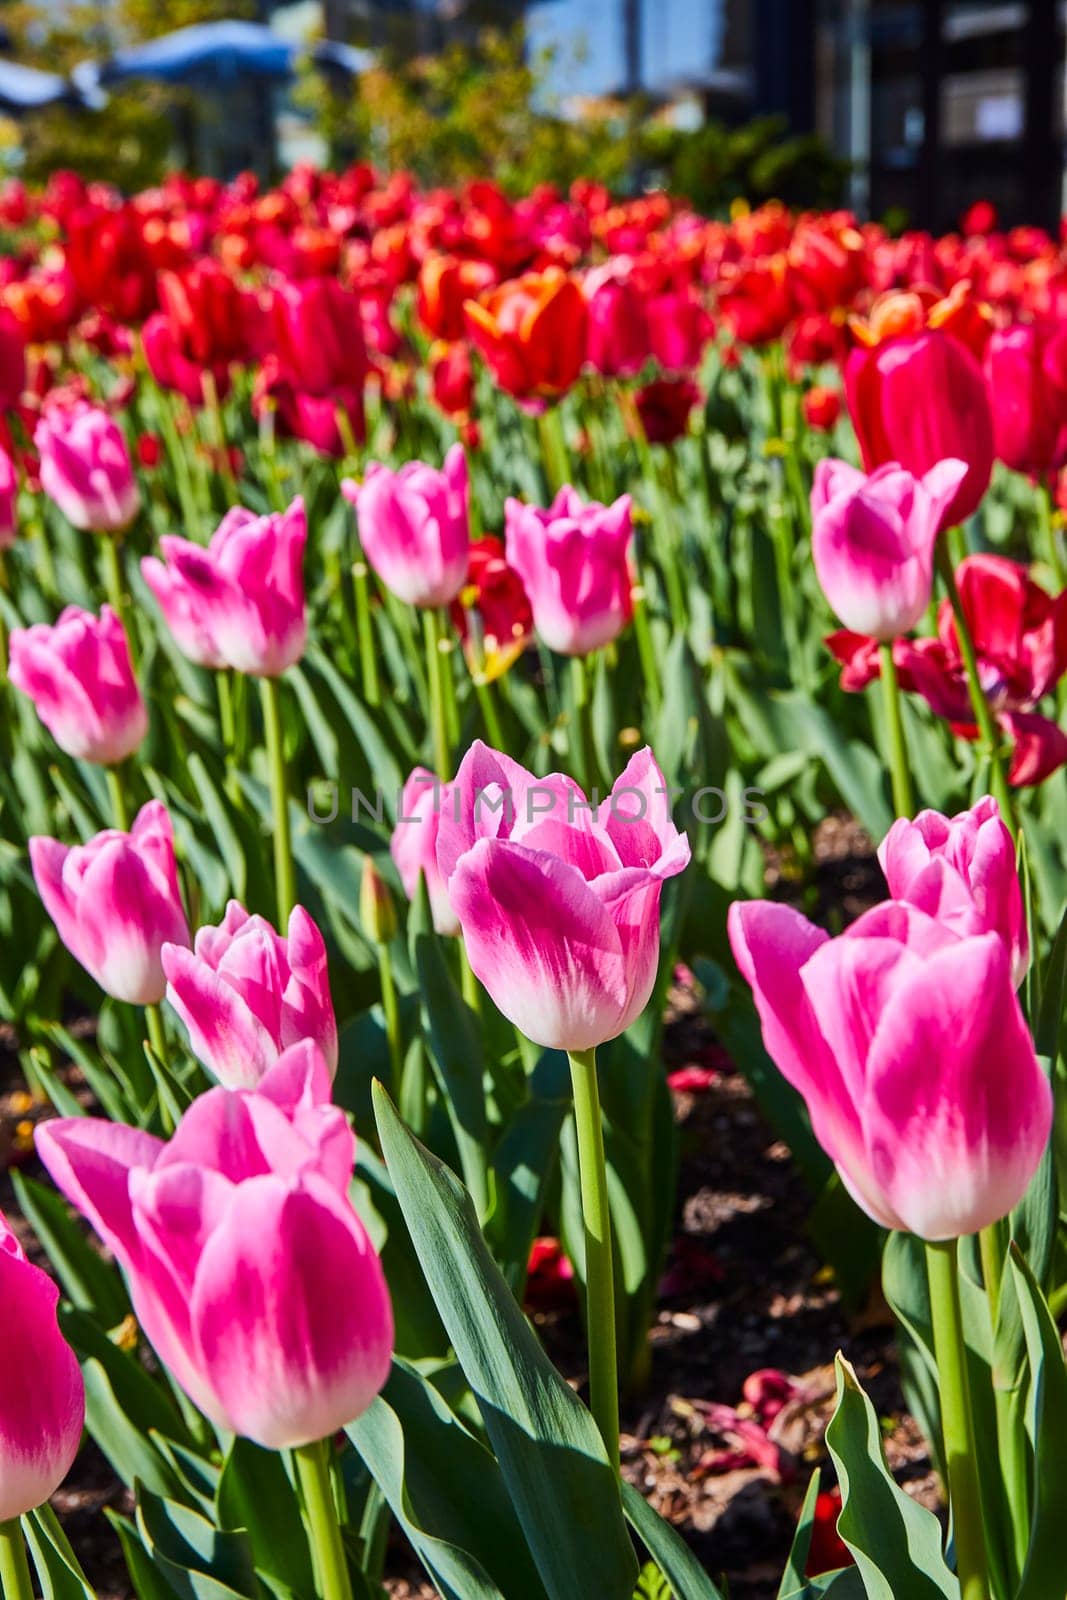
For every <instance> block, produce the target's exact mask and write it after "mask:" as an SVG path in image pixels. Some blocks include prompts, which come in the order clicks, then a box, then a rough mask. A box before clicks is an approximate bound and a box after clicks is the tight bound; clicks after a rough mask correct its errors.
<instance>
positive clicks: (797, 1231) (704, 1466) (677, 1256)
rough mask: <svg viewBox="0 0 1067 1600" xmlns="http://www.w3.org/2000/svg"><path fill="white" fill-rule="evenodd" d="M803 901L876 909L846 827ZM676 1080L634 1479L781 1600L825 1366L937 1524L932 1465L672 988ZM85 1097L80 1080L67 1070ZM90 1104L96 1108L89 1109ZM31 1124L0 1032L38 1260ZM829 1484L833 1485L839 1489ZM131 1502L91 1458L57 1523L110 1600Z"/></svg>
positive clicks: (729, 1084)
mask: <svg viewBox="0 0 1067 1600" xmlns="http://www.w3.org/2000/svg"><path fill="white" fill-rule="evenodd" d="M814 855H815V863H816V865H815V870H814V873H813V874H812V875H811V876H810V877H809V878H808V880H807V883H806V886H805V894H804V905H805V909H806V910H807V911H808V913H809V915H814V916H817V917H819V919H820V920H827V921H828V922H830V924H831V925H832V924H833V922H834V921H835V920H839V921H847V920H850V919H851V918H852V917H854V916H856V915H857V914H858V913H859V912H860V911H862V910H864V909H866V907H867V906H868V905H870V904H872V903H873V902H874V901H876V900H878V899H879V898H881V897H882V895H883V894H884V886H883V885H882V883H881V875H880V873H879V871H878V867H877V863H876V862H875V861H874V858H873V852H872V850H871V847H870V843H869V841H867V839H866V837H865V836H864V835H863V834H862V832H861V831H860V830H859V829H858V828H857V827H856V825H855V824H854V823H853V822H852V821H851V820H850V819H848V818H841V817H834V818H829V819H827V821H826V822H825V823H824V824H822V826H821V827H820V829H819V830H817V833H816V835H815V839H814ZM767 878H768V892H770V893H773V894H777V895H783V896H789V897H790V898H792V897H793V894H794V892H798V891H795V889H794V874H793V872H792V870H791V866H790V863H789V862H787V861H783V860H781V859H780V858H777V857H774V856H771V857H769V859H768V872H767ZM665 1056H666V1064H667V1069H668V1071H670V1072H674V1071H676V1070H677V1069H679V1068H682V1067H687V1066H694V1067H698V1068H703V1069H705V1070H707V1069H708V1068H709V1066H710V1067H711V1068H712V1076H711V1081H710V1082H709V1084H708V1086H707V1087H706V1088H705V1089H703V1090H702V1091H701V1092H699V1093H679V1094H676V1096H675V1110H676V1116H677V1120H678V1126H679V1136H680V1150H681V1175H680V1184H679V1192H678V1200H677V1210H676V1235H675V1245H674V1249H673V1251H672V1257H671V1261H670V1263H669V1264H668V1272H667V1275H666V1278H665V1280H664V1283H663V1285H662V1288H663V1291H664V1292H663V1293H661V1298H660V1304H659V1308H658V1310H657V1313H656V1317H655V1323H654V1326H653V1328H652V1332H651V1371H650V1375H649V1381H648V1384H647V1386H646V1388H645V1390H644V1392H643V1393H642V1394H641V1395H639V1396H636V1397H634V1398H631V1399H629V1400H627V1401H626V1402H625V1403H624V1408H623V1417H622V1424H623V1441H622V1444H623V1470H624V1473H625V1475H626V1477H627V1478H628V1479H629V1480H630V1481H631V1482H632V1483H634V1484H635V1485H636V1486H637V1487H639V1488H640V1489H641V1491H642V1493H643V1494H645V1495H646V1496H647V1497H648V1498H649V1500H650V1501H651V1502H652V1504H653V1505H654V1506H655V1507H656V1509H657V1510H658V1511H659V1512H660V1513H661V1514H662V1515H663V1516H665V1517H667V1518H668V1519H669V1520H670V1521H671V1522H672V1523H673V1524H674V1525H675V1526H676V1527H677V1528H678V1530H679V1531H680V1532H681V1533H682V1534H683V1535H684V1537H685V1538H686V1539H687V1540H688V1541H689V1542H690V1544H691V1545H692V1546H693V1548H694V1550H695V1551H696V1553H697V1555H698V1557H699V1558H700V1560H701V1561H702V1562H703V1563H704V1565H705V1566H706V1568H707V1570H708V1571H709V1572H711V1573H712V1574H713V1575H714V1576H716V1577H717V1578H723V1579H725V1581H726V1583H727V1584H728V1591H729V1594H730V1596H731V1600H773V1597H774V1595H775V1594H776V1593H777V1587H778V1582H779V1578H780V1574H781V1571H782V1567H783V1564H784V1561H785V1557H786V1554H787V1552H788V1549H789V1544H790V1541H791V1538H792V1532H793V1527H794V1524H795V1520H796V1514H797V1510H798V1508H799V1504H800V1500H801V1498H802V1496H803V1493H804V1490H805V1488H806V1485H807V1481H808V1477H809V1475H810V1472H811V1470H812V1468H813V1467H814V1466H816V1465H822V1464H824V1463H825V1460H826V1456H825V1451H824V1448H823V1444H822V1435H823V1430H824V1428H825V1425H826V1421H827V1420H828V1417H829V1414H830V1411H831V1409H832V1404H833V1387H834V1384H833V1357H834V1354H835V1352H836V1351H837V1350H838V1349H840V1350H843V1351H844V1353H845V1354H846V1355H847V1356H848V1358H849V1359H850V1360H851V1361H852V1362H853V1363H854V1365H855V1366H856V1369H857V1371H858V1373H859V1376H860V1379H861V1381H862V1382H863V1383H864V1385H865V1387H866V1388H867V1389H868V1391H869V1393H870V1394H871V1397H872V1399H873V1400H874V1403H875V1405H876V1407H877V1409H878V1412H879V1415H880V1417H881V1418H882V1419H883V1424H884V1437H885V1444H886V1451H887V1456H888V1459H889V1464H890V1466H891V1468H892V1470H893V1471H894V1473H895V1474H896V1476H897V1478H898V1480H899V1481H900V1482H901V1483H902V1485H903V1486H904V1488H905V1489H906V1490H907V1492H908V1493H910V1494H913V1495H915V1496H916V1498H918V1499H919V1500H921V1501H922V1502H923V1503H924V1504H926V1505H930V1506H936V1505H937V1503H938V1490H937V1484H936V1480H935V1478H934V1475H933V1473H932V1470H931V1466H930V1460H929V1456H928V1454H927V1451H926V1447H925V1444H924V1443H923V1441H922V1439H921V1438H920V1436H919V1434H918V1430H917V1428H916V1426H915V1424H914V1422H913V1421H912V1419H911V1418H910V1417H909V1416H908V1415H907V1413H906V1411H905V1409H904V1405H903V1401H902V1397H901V1394H900V1388H899V1382H898V1376H897V1368H896V1361H895V1356H894V1353H893V1341H892V1329H891V1324H890V1318H889V1314H888V1311H887V1310H886V1308H885V1305H884V1303H883V1302H882V1301H881V1299H880V1296H879V1295H878V1293H877V1290H876V1289H873V1290H872V1293H871V1297H870V1300H869V1303H868V1304H867V1306H865V1307H864V1308H863V1310H862V1312H860V1313H858V1314H856V1315H853V1316H851V1317H850V1316H849V1315H847V1314H846V1312H845V1310H844V1309H843V1307H842V1305H841V1301H840V1297H839V1295H838V1293H837V1290H836V1288H835V1287H834V1284H833V1281H832V1278H831V1277H830V1275H829V1274H828V1273H827V1271H826V1270H825V1269H824V1267H823V1265H822V1263H821V1262H820V1260H819V1259H818V1257H817V1256H816V1254H815V1253H814V1251H813V1249H812V1247H811V1244H810V1242H809V1240H808V1237H807V1234H806V1232H805V1218H806V1216H807V1212H808V1210H809V1207H810V1198H809V1196H808V1195H807V1193H806V1191H805V1188H804V1185H803V1183H802V1182H801V1180H800V1178H799V1177H798V1175H797V1173H796V1171H795V1168H794V1165H793V1163H792V1161H791V1160H790V1156H789V1152H788V1150H787V1149H786V1147H785V1146H784V1145H783V1144H782V1143H781V1142H780V1141H779V1140H777V1139H776V1137H775V1135H774V1132H773V1130H772V1129H771V1128H769V1127H768V1125H767V1124H766V1122H765V1121H764V1119H763V1117H762V1115H761V1113H760V1111H759V1109H758V1108H757V1106H756V1104H755V1102H754V1100H753V1098H752V1095H751V1092H750V1091H749V1089H748V1087H747V1085H746V1084H745V1082H744V1080H743V1078H742V1077H741V1076H740V1074H739V1073H738V1072H737V1071H736V1070H734V1068H733V1065H732V1063H730V1062H729V1061H728V1060H727V1059H726V1058H725V1056H724V1053H723V1052H722V1051H721V1049H720V1048H719V1047H718V1046H717V1044H716V1043H715V1040H714V1038H713V1036H712V1034H711V1032H710V1030H709V1028H708V1027H707V1025H706V1023H705V1021H704V1019H703V1017H702V1015H701V1013H700V1007H699V999H698V996H697V994H696V993H695V991H694V990H693V988H692V987H689V986H682V987H679V988H676V989H675V990H674V991H673V993H672V997H671V1010H670V1014H669V1021H668V1027H667V1032H666V1041H665ZM66 1077H67V1080H68V1081H69V1082H70V1084H71V1086H72V1087H75V1088H76V1089H78V1090H79V1092H82V1091H81V1089H80V1088H79V1078H78V1074H77V1071H76V1069H74V1068H68V1069H66ZM86 1100H87V1101H88V1096H87V1094H86ZM38 1115H39V1108H36V1107H34V1106H32V1104H31V1103H30V1102H29V1098H28V1096H27V1095H26V1094H25V1091H24V1087H23V1085H22V1080H21V1077H20V1076H19V1071H18V1063H17V1058H16V1056H15V1052H14V1040H13V1037H12V1035H11V1033H10V1030H7V1031H5V1030H3V1029H0V1209H2V1210H3V1211H4V1212H5V1213H6V1214H7V1216H8V1217H9V1220H10V1221H11V1222H12V1224H13V1225H14V1226H15V1228H16V1231H17V1232H18V1233H19V1235H20V1237H21V1238H22V1240H23V1243H24V1244H25V1245H26V1247H27V1249H28V1251H29V1253H30V1254H31V1255H32V1256H33V1258H34V1259H36V1260H38V1261H39V1262H41V1261H42V1260H43V1258H42V1256H41V1253H40V1251H39V1249H38V1248H37V1246H36V1241H35V1240H33V1238H32V1236H30V1234H29V1230H28V1228H27V1227H26V1225H25V1224H24V1223H23V1222H22V1220H21V1218H19V1217H18V1215H17V1212H16V1210H15V1206H14V1196H13V1193H12V1189H11V1184H10V1179H9V1176H8V1171H7V1169H8V1168H9V1167H10V1166H11V1165H15V1164H19V1165H25V1166H26V1168H27V1170H31V1171H32V1170H34V1168H35V1163H34V1161H33V1157H32V1148H31V1145H30V1134H31V1131H32V1123H33V1121H34V1120H35V1119H36V1117H37V1116H38ZM534 1320H535V1322H536V1323H537V1324H538V1326H539V1329H540V1331H541V1334H542V1337H543V1338H544V1341H545V1343H546V1346H547V1348H548V1349H549V1351H550V1353H551V1354H552V1356H553V1358H554V1359H555V1360H556V1362H557V1363H558V1365H559V1366H560V1368H561V1370H562V1371H563V1372H564V1373H565V1374H566V1376H567V1377H568V1378H569V1379H571V1380H572V1381H575V1382H580V1381H581V1380H582V1378H583V1377H584V1369H583V1359H584V1358H583V1342H582V1334H581V1327H580V1321H579V1318H578V1314H577V1310H576V1308H575V1307H574V1306H573V1304H568V1303H564V1304H563V1305H562V1306H557V1307H555V1308H554V1309H546V1310H535V1312H534ZM762 1368H775V1369H778V1370H780V1371H782V1372H784V1373H786V1374H788V1375H789V1376H790V1377H791V1378H792V1379H794V1380H795V1381H796V1383H797V1385H798V1387H799V1394H798V1395H797V1396H796V1397H795V1398H794V1399H792V1400H791V1401H790V1402H789V1403H788V1404H787V1405H786V1406H785V1408H784V1409H783V1410H782V1411H781V1412H780V1413H779V1414H778V1416H777V1417H776V1418H775V1419H774V1421H773V1422H772V1423H771V1424H770V1426H769V1428H768V1429H767V1433H768V1437H769V1439H770V1440H771V1442H772V1444H773V1446H774V1447H775V1450H776V1452H777V1459H776V1463H775V1465H774V1466H773V1467H771V1466H768V1465H762V1466H761V1465H755V1464H747V1463H742V1462H738V1461H732V1460H730V1459H729V1458H728V1457H727V1458H726V1459H725V1460H724V1452H723V1449H722V1445H723V1440H722V1437H721V1436H720V1435H719V1434H717V1433H716V1431H715V1428H714V1427H713V1426H712V1425H711V1423H710V1422H709V1420H708V1418H707V1416H706V1414H705V1413H704V1412H703V1411H702V1409H701V1408H702V1406H703V1405H705V1404H706V1403H708V1402H712V1403H721V1404H724V1405H727V1406H730V1407H734V1408H737V1409H738V1410H739V1412H740V1413H741V1414H742V1415H745V1414H746V1411H747V1409H749V1408H746V1406H745V1404H744V1402H743V1400H742V1386H743V1384H744V1382H745V1379H746V1378H747V1377H748V1376H749V1375H750V1374H751V1373H753V1372H756V1371H758V1370H760V1369H762ZM831 1482H832V1474H827V1476H826V1483H827V1486H829V1484H830V1483H831ZM129 1498H130V1497H129V1496H128V1494H127V1492H126V1491H125V1490H124V1489H123V1487H122V1486H121V1485H120V1484H119V1483H117V1481H116V1480H115V1478H114V1476H113V1475H112V1473H111V1471H110V1469H109V1467H108V1465H107V1463H106V1462H105V1460H104V1459H103V1457H102V1456H101V1455H100V1453H99V1452H98V1451H97V1450H96V1449H95V1447H94V1446H92V1445H91V1444H89V1445H87V1446H86V1447H85V1448H84V1449H83V1450H82V1452H81V1454H80V1456H79V1458H78V1461H77V1463H76V1465H75V1468H74V1471H73V1472H72V1473H71V1476H70V1478H69V1480H68V1482H67V1483H66V1484H65V1485H64V1487H63V1489H62V1490H61V1491H60V1492H59V1493H58V1494H57V1495H56V1496H55V1499H54V1502H53V1503H54V1505H55V1508H56V1510H57V1512H58V1514H59V1516H60V1518H61V1519H62V1521H63V1523H64V1525H65V1527H66V1529H67V1532H68V1534H69V1536H70V1538H71V1540H72V1543H73V1544H74V1547H75V1549H76V1551H77V1553H78V1555H79V1558H80V1559H81V1560H82V1562H83V1565H84V1566H85V1569H86V1572H87V1574H88V1576H89V1578H90V1580H91V1581H92V1582H93V1583H94V1584H95V1585H96V1587H97V1590H98V1594H99V1597H100V1600H131V1596H132V1591H131V1589H130V1586H129V1581H128V1578H127V1577H126V1573H125V1566H124V1563H123V1561H122V1557H121V1554H120V1552H119V1548H118V1542H117V1540H116V1538H115V1536H114V1534H113V1533H112V1530H111V1529H110V1527H109V1525H108V1523H107V1521H106V1519H105V1518H104V1516H103V1514H102V1513H103V1508H104V1507H105V1506H111V1507H114V1508H115V1509H117V1510H122V1511H127V1512H128V1511H129V1510H130V1503H129ZM389 1566H390V1571H391V1573H392V1574H393V1576H391V1577H390V1578H389V1579H388V1581H387V1584H386V1587H387V1589H388V1592H389V1594H390V1596H391V1597H392V1600H435V1591H434V1590H433V1589H432V1588H431V1587H430V1586H429V1585H428V1584H427V1583H425V1581H424V1580H422V1579H421V1578H420V1577H419V1575H418V1567H417V1564H415V1563H413V1562H412V1560H411V1557H410V1552H406V1551H405V1550H404V1548H403V1547H402V1545H401V1544H400V1543H399V1542H397V1543H396V1545H395V1547H394V1549H393V1550H392V1551H391V1553H390V1562H389Z"/></svg>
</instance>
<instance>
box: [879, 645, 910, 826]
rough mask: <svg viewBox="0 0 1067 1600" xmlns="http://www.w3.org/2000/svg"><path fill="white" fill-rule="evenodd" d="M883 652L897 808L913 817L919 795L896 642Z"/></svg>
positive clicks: (887, 719)
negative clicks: (914, 789) (906, 728)
mask: <svg viewBox="0 0 1067 1600" xmlns="http://www.w3.org/2000/svg"><path fill="white" fill-rule="evenodd" d="M879 653H880V655H881V658H882V694H883V698H884V701H885V717H886V723H887V725H888V728H889V770H890V772H891V773H892V775H893V810H894V811H895V812H896V814H897V816H898V817H911V816H914V814H915V796H914V795H913V793H912V788H911V772H910V770H909V768H908V747H907V744H906V743H905V741H904V719H903V716H902V715H901V706H900V682H899V680H898V678H897V664H896V662H895V661H894V660H893V646H892V645H891V644H883V645H881V647H880V651H879Z"/></svg>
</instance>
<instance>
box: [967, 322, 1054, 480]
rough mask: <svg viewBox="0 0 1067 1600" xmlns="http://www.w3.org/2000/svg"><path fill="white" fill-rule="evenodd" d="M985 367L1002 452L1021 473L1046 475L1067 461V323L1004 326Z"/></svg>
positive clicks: (998, 447)
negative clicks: (1058, 324) (1058, 325)
mask: <svg viewBox="0 0 1067 1600" xmlns="http://www.w3.org/2000/svg"><path fill="white" fill-rule="evenodd" d="M985 369H986V376H987V378H988V379H989V391H990V395H991V397H992V402H993V437H994V441H995V444H996V451H997V455H998V457H999V458H1000V460H1001V461H1003V462H1004V463H1005V464H1006V465H1007V466H1009V467H1012V468H1014V470H1015V471H1016V472H1027V473H1030V474H1032V475H1033V476H1034V477H1046V476H1047V475H1048V474H1049V473H1050V472H1052V471H1054V470H1055V469H1057V468H1058V467H1060V466H1062V465H1063V463H1064V461H1065V460H1067V328H1062V327H1056V326H1054V325H1044V326H1042V325H1039V324H1037V323H1019V324H1017V325H1016V326H1015V327H1011V328H1000V329H998V330H997V331H996V332H995V333H994V334H993V335H992V337H991V338H990V341H989V344H988V347H987V349H986V358H985Z"/></svg>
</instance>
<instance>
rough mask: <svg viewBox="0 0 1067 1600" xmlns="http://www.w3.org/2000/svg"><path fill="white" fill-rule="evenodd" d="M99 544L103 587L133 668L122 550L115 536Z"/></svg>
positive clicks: (105, 538)
mask: <svg viewBox="0 0 1067 1600" xmlns="http://www.w3.org/2000/svg"><path fill="white" fill-rule="evenodd" d="M101 543H102V545H103V547H104V587H105V588H106V589H107V597H108V600H109V602H110V604H111V607H112V610H113V611H114V612H115V615H116V616H117V617H118V619H119V621H120V622H121V623H122V626H123V629H124V631H125V634H126V642H127V644H128V645H129V647H130V660H131V661H132V662H133V664H134V667H136V666H137V656H136V653H135V651H134V642H133V630H132V629H131V627H130V614H129V613H130V602H129V596H128V595H127V593H126V575H125V573H124V572H123V570H122V550H121V546H120V545H119V541H118V535H117V534H105V535H104V537H103V539H102V540H101Z"/></svg>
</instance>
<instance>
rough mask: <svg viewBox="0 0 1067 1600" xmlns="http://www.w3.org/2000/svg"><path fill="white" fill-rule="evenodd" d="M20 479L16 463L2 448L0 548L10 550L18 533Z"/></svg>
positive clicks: (0, 462) (0, 451) (0, 461)
mask: <svg viewBox="0 0 1067 1600" xmlns="http://www.w3.org/2000/svg"><path fill="white" fill-rule="evenodd" d="M18 499H19V480H18V476H17V474H16V472H15V464H14V462H13V461H12V459H11V457H10V456H9V455H8V453H7V451H6V450H4V449H0V550H10V548H11V546H12V545H13V544H14V542H15V535H16V534H17V533H18Z"/></svg>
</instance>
